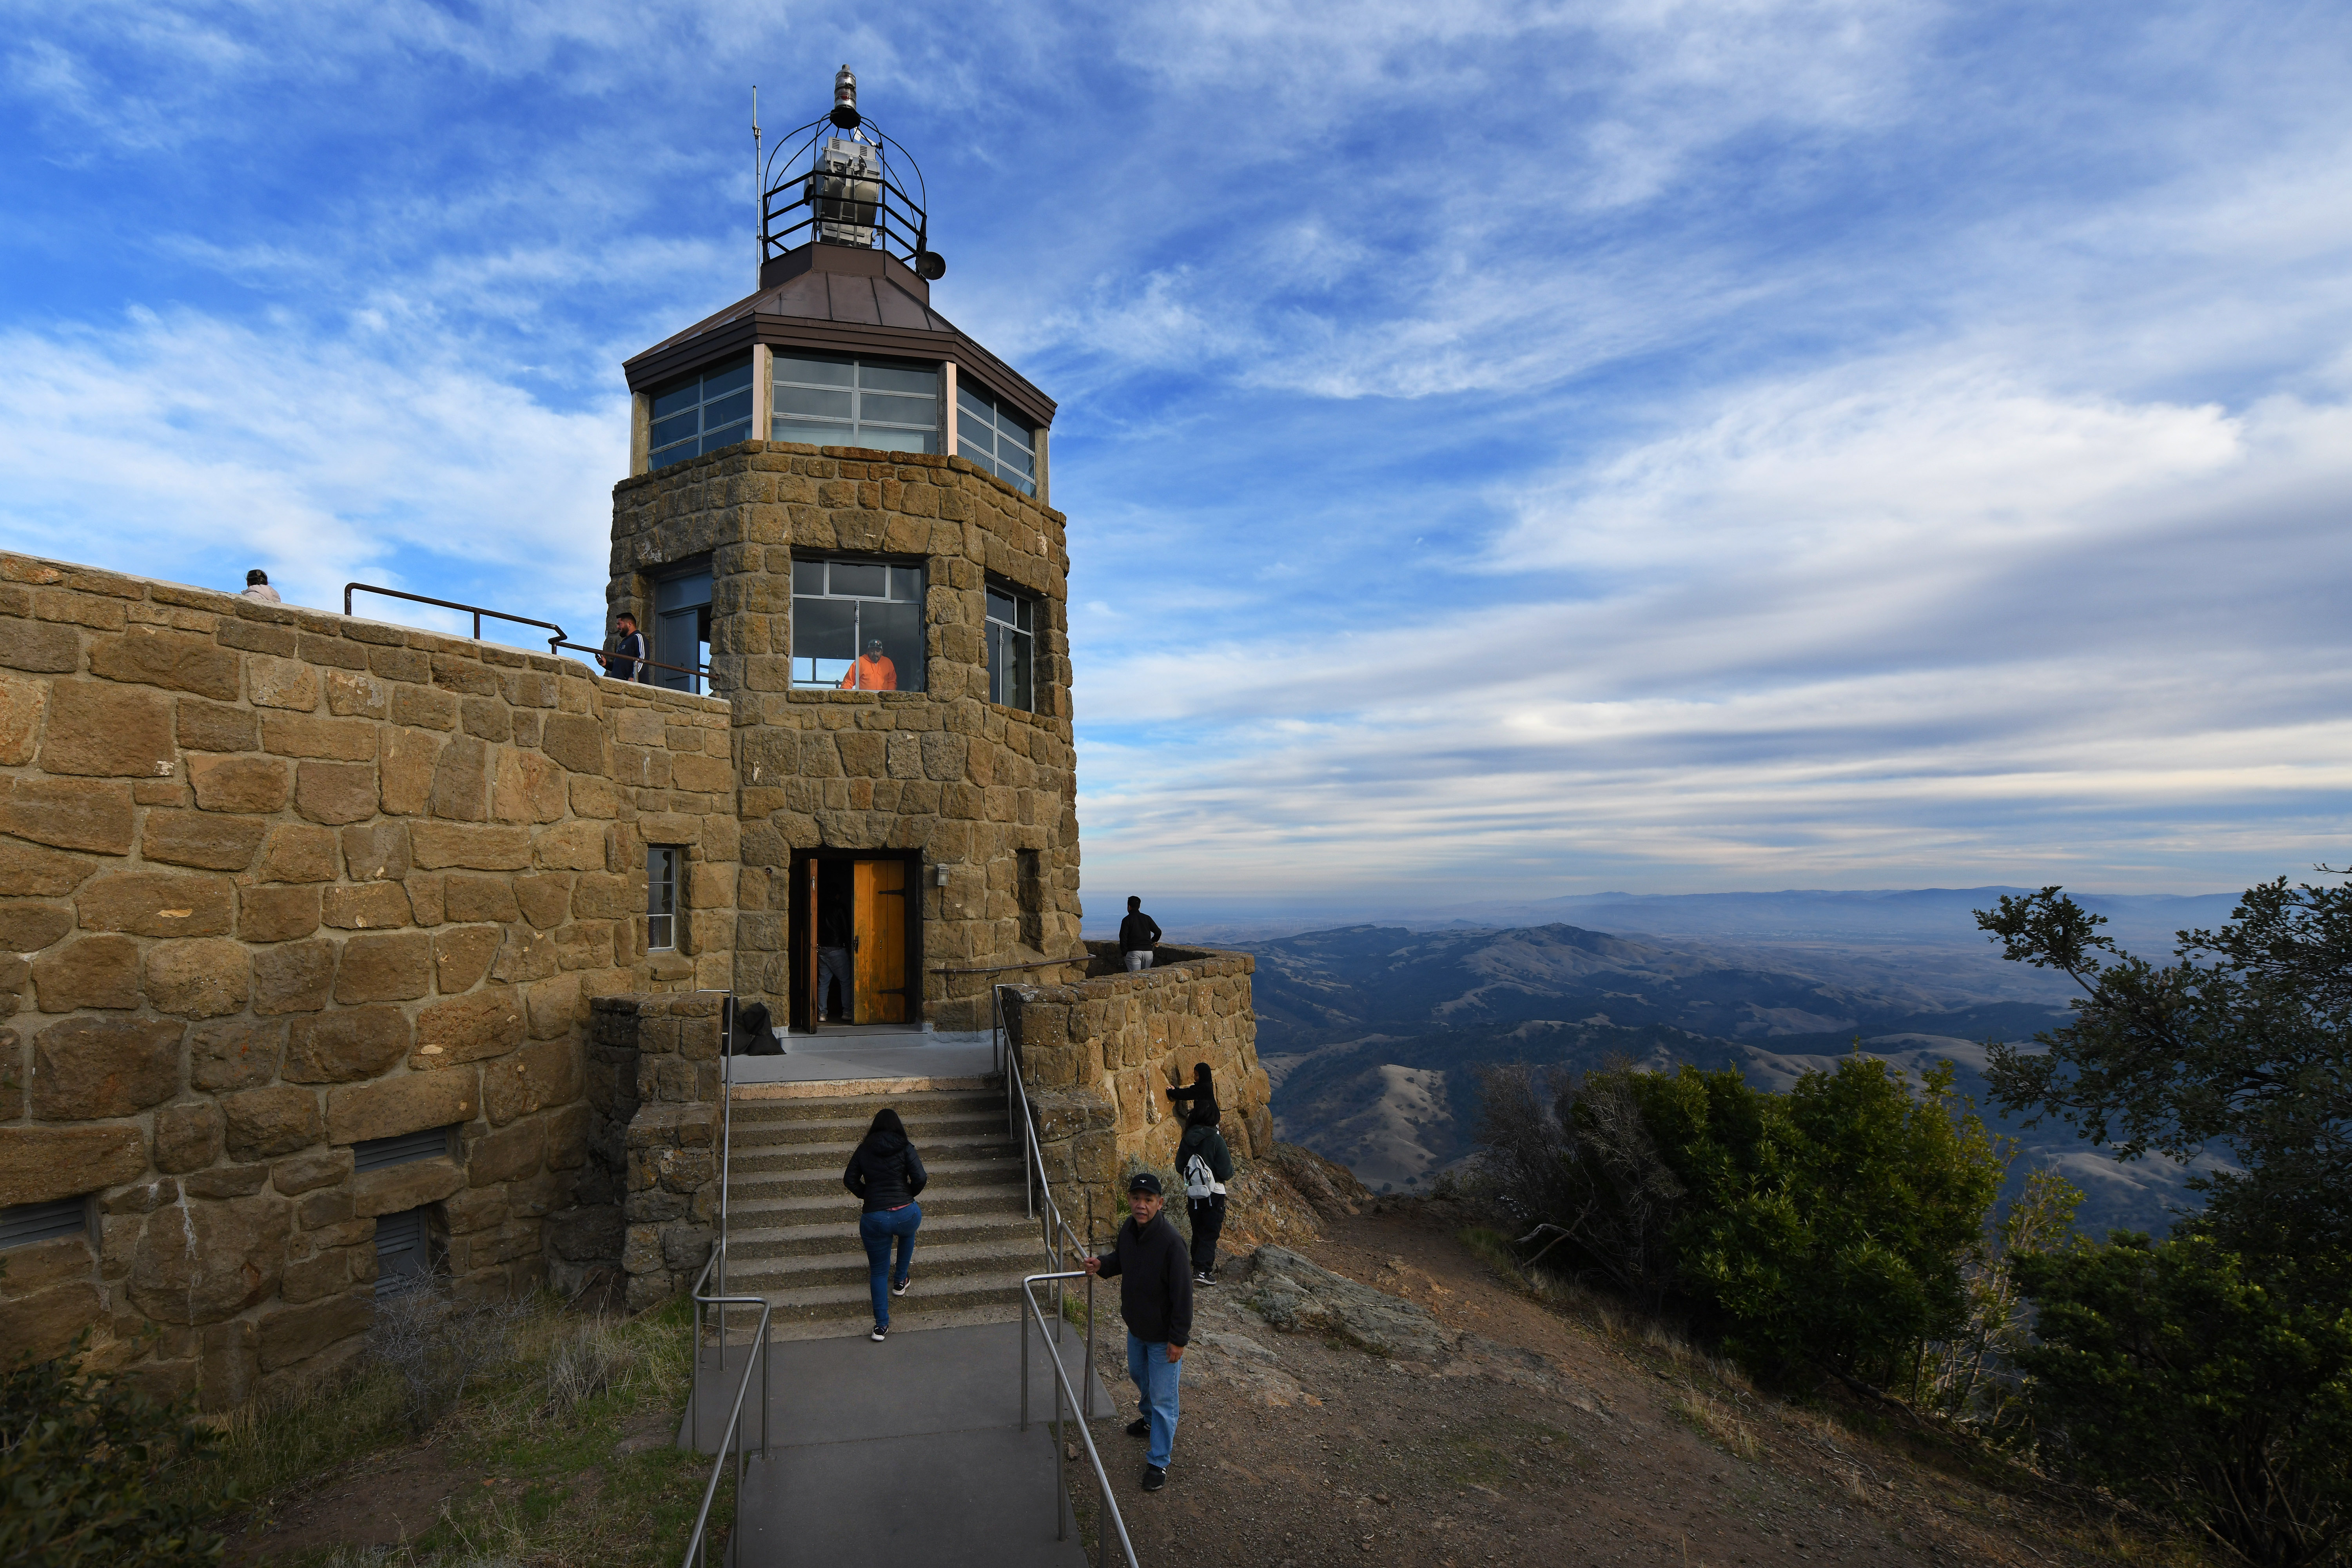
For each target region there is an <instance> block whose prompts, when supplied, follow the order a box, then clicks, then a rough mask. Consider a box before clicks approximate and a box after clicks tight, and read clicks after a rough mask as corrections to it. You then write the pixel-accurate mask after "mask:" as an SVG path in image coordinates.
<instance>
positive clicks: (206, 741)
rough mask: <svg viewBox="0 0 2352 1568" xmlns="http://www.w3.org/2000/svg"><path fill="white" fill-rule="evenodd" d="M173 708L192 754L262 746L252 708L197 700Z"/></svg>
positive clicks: (182, 739) (186, 699)
mask: <svg viewBox="0 0 2352 1568" xmlns="http://www.w3.org/2000/svg"><path fill="white" fill-rule="evenodd" d="M173 707H174V710H175V711H176V714H177V727H176V732H177V734H178V736H179V741H180V744H181V745H183V746H184V747H185V748H187V749H188V750H189V751H191V752H249V751H252V750H253V749H254V748H255V747H257V746H258V745H260V744H261V721H260V718H259V716H258V715H257V714H255V713H254V712H253V710H250V709H247V708H226V707H223V706H222V705H221V704H219V703H217V702H206V701H204V700H201V699H198V698H194V697H183V698H181V699H180V700H179V701H178V702H177V703H175V704H174V705H173ZM232 809H236V810H243V809H245V808H244V807H242V806H239V807H234V808H232Z"/></svg>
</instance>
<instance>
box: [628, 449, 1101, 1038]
mask: <svg viewBox="0 0 2352 1568" xmlns="http://www.w3.org/2000/svg"><path fill="white" fill-rule="evenodd" d="M795 552H799V553H802V554H803V555H813V554H824V553H836V552H856V553H864V554H882V555H891V556H901V557H908V558H915V557H919V558H921V559H922V560H923V561H924V562H925V563H926V566H927V570H928V573H929V591H928V595H927V603H926V605H925V619H926V622H927V623H928V638H929V647H928V650H927V656H926V670H925V674H926V681H925V684H926V688H927V689H925V690H924V691H921V692H913V691H907V692H852V691H794V690H793V689H792V679H791V668H790V655H791V651H792V563H793V555H794V553H795ZM704 554H708V555H709V558H710V562H711V572H712V586H711V653H710V659H711V686H712V689H713V690H715V691H717V692H719V694H721V695H724V696H729V697H731V698H732V699H733V700H734V701H735V722H736V726H737V728H736V732H735V735H736V739H735V761H736V765H737V769H738V772H739V773H740V777H741V782H742V785H743V791H742V818H743V854H742V859H743V874H742V879H741V881H740V886H739V889H738V897H739V906H738V907H739V908H740V910H741V911H742V913H741V916H740V931H739V932H738V934H737V937H736V943H735V945H736V949H737V954H738V956H737V968H736V975H735V984H736V987H737V989H738V990H739V991H740V992H741V993H742V994H745V995H747V996H748V995H762V996H764V997H765V999H766V1000H767V1002H768V1005H770V1006H771V1007H772V1008H773V1009H776V1011H777V1013H778V1016H783V1008H784V1006H785V998H786V997H787V995H788V994H789V977H788V973H787V970H788V963H789V960H788V958H787V956H786V954H787V948H788V942H787V929H786V928H787V925H788V922H789V919H790V914H789V911H790V907H791V905H790V897H789V894H790V889H789V881H788V879H787V877H786V875H785V872H786V871H787V870H788V868H790V866H791V863H792V852H793V850H794V849H807V848H815V847H830V848H836V849H920V850H922V851H923V852H924V855H925V857H926V858H927V860H928V861H929V863H931V864H934V865H939V866H944V867H946V868H947V870H948V878H949V880H948V885H947V886H946V887H945V888H940V887H937V886H935V885H933V884H932V882H931V880H930V879H928V878H926V879H925V880H924V885H923V889H922V892H921V900H922V910H923V920H924V963H925V967H926V969H927V970H928V971H929V973H926V974H925V975H924V976H923V984H924V1003H925V1012H926V1016H928V1017H929V1018H930V1019H931V1020H932V1021H933V1022H934V1023H935V1024H937V1026H939V1027H940V1028H945V1029H977V1028H985V1027H986V1026H987V1025H988V1002H987V982H988V977H987V976H984V975H951V974H944V973H940V971H941V970H949V969H960V968H961V969H970V968H978V967H982V966H985V965H989V964H994V963H1022V962H1025V961H1028V960H1034V959H1036V958H1041V957H1061V956H1064V955H1083V951H1084V950H1083V948H1082V946H1081V944H1080V941H1079V936H1078V916H1079V906H1078V823H1077V807H1076V799H1077V795H1076V791H1077V784H1076V776H1077V775H1076V752H1075V750H1074V748H1073V746H1072V741H1071V728H1070V714H1071V706H1070V687H1069V681H1070V673H1069V672H1070V665H1069V636H1068V616H1067V610H1066V605H1067V592H1068V590H1067V584H1068V578H1069V549H1068V544H1067V541H1066V536H1065V531H1064V519H1063V517H1062V514H1061V513H1059V512H1057V511H1055V510H1052V509H1051V508H1049V507H1045V506H1041V505H1039V504H1038V503H1037V502H1036V501H1035V500H1033V499H1031V498H1030V497H1027V496H1024V495H1023V494H1021V493H1020V492H1019V491H1017V490H1015V489H1013V488H1012V487H1011V486H1010V485H1007V484H1005V483H1004V482H1003V481H1002V480H1000V479H995V478H993V477H992V476H990V475H987V474H984V473H982V472H981V471H980V470H979V469H978V468H974V467H973V466H972V465H971V463H970V462H967V461H966V460H964V459H963V458H942V457H927V456H921V455H911V454H908V455H893V456H891V457H889V458H880V457H878V456H877V454H874V453H870V452H853V451H852V450H851V449H848V448H836V447H825V448H824V449H822V450H820V449H819V448H816V447H803V446H794V445H790V444H787V443H782V442H760V441H751V442H745V443H743V444H741V445H740V446H737V447H729V448H727V449H726V450H725V451H723V452H719V453H713V454H711V455H709V456H707V457H703V458H697V459H695V460H693V461H691V462H687V463H681V464H678V465H677V466H676V467H674V468H664V469H662V470H660V471H659V472H657V473H652V474H646V475H642V476H640V477H638V478H635V479H627V480H625V481H623V482H622V483H621V484H619V485H618V486H616V487H614V494H613V576H612V582H611V586H610V588H609V590H608V596H609V599H610V609H611V610H612V612H613V613H614V614H618V613H619V612H620V611H622V610H624V609H627V610H633V611H634V612H635V614H636V615H637V616H638V617H639V618H640V619H641V620H642V619H643V618H644V617H645V616H646V615H647V614H648V613H649V608H650V604H651V598H652V588H651V584H652V582H653V579H654V575H655V574H656V569H657V568H659V567H661V566H663V565H665V564H667V563H675V562H680V561H685V560H688V559H690V558H694V557H698V556H700V555H704ZM991 577H994V578H996V579H999V580H1001V581H1003V582H1004V583H1007V584H1013V585H1014V586H1016V587H1018V588H1020V589H1022V590H1023V591H1024V592H1026V593H1028V594H1030V595H1034V597H1035V598H1036V600H1037V603H1038V612H1039V613H1038V626H1037V632H1036V660H1035V664H1036V672H1035V679H1036V689H1037V699H1036V711H1034V712H1023V711H1020V710H1014V709H1012V708H1008V707H1005V706H1003V705H1002V704H998V703H992V702H990V701H989V700H988V669H987V656H986V646H985V640H984V631H983V626H984V623H985V619H986V597H985V586H986V584H987V582H988V580H989V579H990V578H991ZM1021 850H1031V851H1034V852H1035V853H1036V854H1037V855H1038V857H1039V869H1040V876H1039V879H1038V881H1039V884H1040V886H1039V888H1038V889H1037V893H1038V897H1037V898H1036V900H1035V905H1036V907H1035V908H1034V910H1024V908H1023V905H1022V889H1021V888H1020V887H1019V886H1018V876H1019V872H1018V864H1019V862H1018V858H1017V852H1018V851H1021Z"/></svg>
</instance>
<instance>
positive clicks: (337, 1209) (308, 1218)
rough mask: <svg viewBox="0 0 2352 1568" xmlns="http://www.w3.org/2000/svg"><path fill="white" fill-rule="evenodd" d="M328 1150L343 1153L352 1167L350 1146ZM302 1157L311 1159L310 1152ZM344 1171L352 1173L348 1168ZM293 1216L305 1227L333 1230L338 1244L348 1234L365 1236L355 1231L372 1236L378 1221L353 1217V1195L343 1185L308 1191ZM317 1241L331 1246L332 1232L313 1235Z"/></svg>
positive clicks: (346, 1163) (358, 1238)
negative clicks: (348, 1147)
mask: <svg viewBox="0 0 2352 1568" xmlns="http://www.w3.org/2000/svg"><path fill="white" fill-rule="evenodd" d="M327 1152H328V1153H330V1154H340V1155H341V1156H342V1159H343V1161H344V1163H345V1165H346V1167H348V1166H349V1164H350V1162H351V1159H352V1152H351V1151H350V1150H349V1149H331V1150H328V1151H327ZM302 1157H303V1158H305V1159H307V1158H309V1156H307V1155H305V1156H302ZM345 1173H346V1174H348V1173H349V1172H348V1169H347V1170H346V1172H345ZM337 1179H338V1180H340V1179H341V1178H340V1177H339V1178H337ZM294 1219H295V1223H296V1224H298V1225H299V1226H301V1227H302V1228H303V1229H304V1230H307V1231H315V1232H321V1233H331V1237H332V1241H333V1244H335V1245H345V1244H346V1243H345V1241H344V1238H345V1237H346V1236H349V1237H350V1240H352V1241H357V1240H362V1239H364V1237H363V1236H352V1235H350V1232H352V1231H364V1232H365V1233H366V1234H371V1235H372V1234H373V1232H374V1230H375V1221H373V1220H372V1219H363V1220H359V1221H356V1222H354V1221H353V1220H352V1194H351V1193H350V1191H349V1190H348V1189H346V1188H343V1187H335V1188H332V1189H331V1190H329V1191H326V1192H312V1193H308V1194H304V1195H303V1198H302V1201H301V1202H300V1203H299V1204H296V1205H294ZM345 1226H348V1227H349V1231H346V1230H345V1229H344V1228H343V1227H345ZM314 1240H315V1241H316V1243H317V1244H318V1245H320V1246H326V1245H329V1235H326V1234H322V1235H320V1236H318V1237H314Z"/></svg>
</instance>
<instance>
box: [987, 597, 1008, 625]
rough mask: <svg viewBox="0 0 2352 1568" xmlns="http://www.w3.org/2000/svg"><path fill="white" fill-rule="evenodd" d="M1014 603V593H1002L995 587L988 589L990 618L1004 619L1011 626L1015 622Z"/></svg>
mask: <svg viewBox="0 0 2352 1568" xmlns="http://www.w3.org/2000/svg"><path fill="white" fill-rule="evenodd" d="M988 618H989V619H990V620H992V621H1003V622H1004V623H1005V624H1006V625H1008V626H1009V625H1011V624H1012V622H1013V595H1010V594H1000V593H998V592H997V591H996V590H995V589H993V588H991V589H990V590H989V591H988Z"/></svg>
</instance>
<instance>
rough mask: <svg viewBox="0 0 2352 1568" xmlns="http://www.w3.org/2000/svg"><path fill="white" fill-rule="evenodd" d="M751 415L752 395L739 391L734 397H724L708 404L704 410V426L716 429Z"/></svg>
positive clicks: (707, 428) (708, 428)
mask: <svg viewBox="0 0 2352 1568" xmlns="http://www.w3.org/2000/svg"><path fill="white" fill-rule="evenodd" d="M749 418H751V393H750V392H748V391H745V392H739V393H737V394H735V395H733V396H732V397H722V398H720V399H719V401H718V402H716V403H710V404H706V405H704V406H703V410H702V427H703V428H704V429H705V430H715V429H717V428H718V427H719V426H721V425H733V424H737V423H739V422H740V421H742V420H746V419H749Z"/></svg>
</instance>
